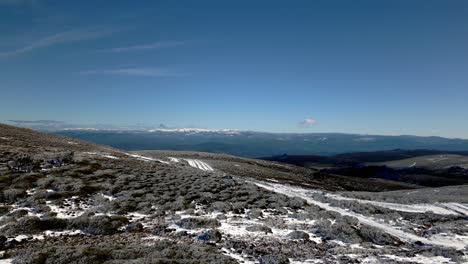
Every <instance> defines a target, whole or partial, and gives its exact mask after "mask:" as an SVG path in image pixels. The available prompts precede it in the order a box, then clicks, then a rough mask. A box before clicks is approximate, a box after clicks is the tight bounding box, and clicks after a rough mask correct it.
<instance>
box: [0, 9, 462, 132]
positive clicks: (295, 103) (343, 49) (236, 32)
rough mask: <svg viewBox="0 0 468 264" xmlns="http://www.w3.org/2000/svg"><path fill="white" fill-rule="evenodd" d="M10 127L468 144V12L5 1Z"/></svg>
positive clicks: (4, 92)
mask: <svg viewBox="0 0 468 264" xmlns="http://www.w3.org/2000/svg"><path fill="white" fill-rule="evenodd" d="M0 40H1V41H0V80H1V83H0V120H3V121H6V120H10V119H15V120H39V119H50V120H60V121H66V122H67V123H70V124H114V125H127V124H137V123H138V124H140V123H141V124H147V125H155V124H160V123H163V124H166V125H168V126H174V127H187V126H190V127H201V128H235V129H248V130H260V131H272V132H343V133H363V134H414V135H439V136H447V137H462V138H468V122H467V121H468V103H467V101H468V48H467V47H468V2H467V1H442V0H440V1H430V0H422V1H418V0H413V1H398V0H395V1H375V0H370V1H333V0H332V1H271V0H270V1H242V0H241V1H204V0H200V1H41V0H36V1H27V0H0Z"/></svg>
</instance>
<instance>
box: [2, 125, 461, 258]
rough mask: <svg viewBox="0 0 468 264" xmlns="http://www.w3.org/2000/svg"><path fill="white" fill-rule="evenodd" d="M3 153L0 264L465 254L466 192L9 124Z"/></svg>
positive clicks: (445, 255)
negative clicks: (94, 140) (121, 145)
mask: <svg viewBox="0 0 468 264" xmlns="http://www.w3.org/2000/svg"><path fill="white" fill-rule="evenodd" d="M0 153H2V154H1V156H0V263H2V264H3V263H270V264H271V263H350V262H353V263H421V262H424V263H430V261H433V263H435V262H438V263H442V262H443V263H460V262H463V261H464V260H466V258H465V257H466V254H467V246H468V243H467V241H468V239H467V238H468V225H467V217H468V199H467V197H468V193H466V188H460V187H444V188H438V189H419V188H418V189H415V186H413V185H407V184H400V183H391V182H388V181H383V180H368V179H352V178H348V177H341V176H334V175H328V174H324V173H317V171H315V170H312V169H307V168H301V167H296V166H292V165H284V164H279V163H274V162H268V161H259V160H253V159H245V158H238V157H234V156H229V155H213V154H208V153H194V152H174V151H156V152H154V151H145V152H138V153H135V152H125V151H122V150H118V149H114V148H111V147H105V146H99V145H94V144H91V143H86V142H83V141H79V140H75V139H70V138H66V137H62V136H57V135H53V134H45V133H39V132H35V131H32V130H27V129H19V128H15V127H11V126H6V125H0ZM369 189H370V190H373V191H382V190H394V191H385V192H366V190H369ZM350 191H354V192H350ZM356 191H359V192H356ZM395 192H397V193H398V194H395ZM402 194H404V195H403V196H402ZM413 198H414V199H413ZM434 261H435V262H434Z"/></svg>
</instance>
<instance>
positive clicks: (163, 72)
mask: <svg viewBox="0 0 468 264" xmlns="http://www.w3.org/2000/svg"><path fill="white" fill-rule="evenodd" d="M80 74H83V75H123V76H140V77H176V76H183V74H180V73H176V72H173V71H170V70H168V69H165V68H124V69H111V70H92V71H81V72H80Z"/></svg>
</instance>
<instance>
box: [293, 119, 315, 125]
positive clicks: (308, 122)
mask: <svg viewBox="0 0 468 264" xmlns="http://www.w3.org/2000/svg"><path fill="white" fill-rule="evenodd" d="M316 124H317V120H315V119H313V118H306V119H304V120H302V121H300V122H299V124H298V125H299V126H302V127H311V126H314V125H316Z"/></svg>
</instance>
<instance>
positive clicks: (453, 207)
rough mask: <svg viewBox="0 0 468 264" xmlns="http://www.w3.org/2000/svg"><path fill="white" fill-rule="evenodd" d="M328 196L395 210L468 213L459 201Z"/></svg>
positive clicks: (327, 195) (449, 213)
mask: <svg viewBox="0 0 468 264" xmlns="http://www.w3.org/2000/svg"><path fill="white" fill-rule="evenodd" d="M325 196H326V197H329V198H332V199H334V200H342V201H355V202H359V203H364V204H372V205H376V206H380V207H384V208H388V209H391V210H395V211H401V212H411V213H426V212H433V213H435V214H440V215H458V214H462V215H468V208H467V207H465V206H463V205H461V204H458V203H436V204H398V203H386V202H377V201H369V200H361V199H355V198H348V197H344V196H341V195H337V194H329V193H328V194H325Z"/></svg>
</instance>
